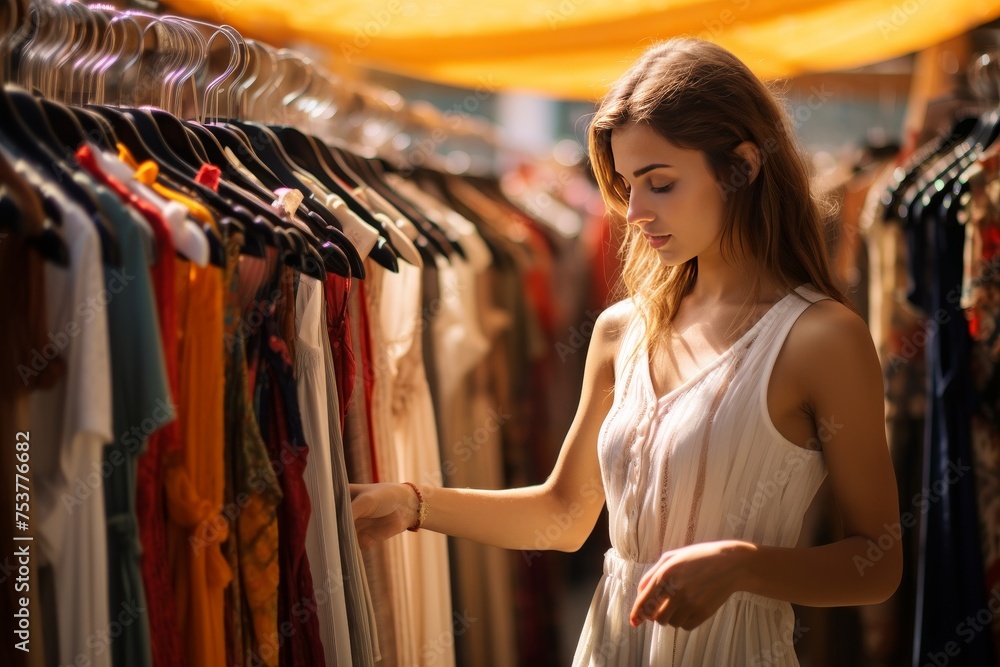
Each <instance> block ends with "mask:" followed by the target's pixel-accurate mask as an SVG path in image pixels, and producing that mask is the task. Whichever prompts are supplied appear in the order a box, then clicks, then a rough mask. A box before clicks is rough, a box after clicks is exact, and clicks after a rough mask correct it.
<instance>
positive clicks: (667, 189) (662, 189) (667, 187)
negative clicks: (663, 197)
mask: <svg viewBox="0 0 1000 667" xmlns="http://www.w3.org/2000/svg"><path fill="white" fill-rule="evenodd" d="M673 187H674V184H673V183H667V184H666V185H664V186H662V187H659V188H654V187H650V188H649V189H650V190H651V191H652V192H657V193H660V192H670V191H671V190H672V189H673Z"/></svg>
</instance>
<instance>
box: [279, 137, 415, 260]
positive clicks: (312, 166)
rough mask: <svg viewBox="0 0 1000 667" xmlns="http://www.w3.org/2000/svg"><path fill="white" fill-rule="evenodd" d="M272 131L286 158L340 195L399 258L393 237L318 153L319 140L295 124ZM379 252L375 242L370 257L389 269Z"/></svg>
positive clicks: (379, 247) (379, 249)
mask: <svg viewBox="0 0 1000 667" xmlns="http://www.w3.org/2000/svg"><path fill="white" fill-rule="evenodd" d="M271 130H272V131H273V132H274V133H275V135H276V136H277V137H278V139H279V141H280V142H281V144H282V145H283V146H284V148H285V152H286V154H287V155H288V156H289V158H290V159H291V160H293V161H294V162H296V163H297V164H298V165H299V166H300V167H301V168H303V169H305V170H306V171H308V172H309V173H310V174H311V175H312V176H314V177H315V178H316V179H317V180H318V181H319V182H320V184H321V185H323V186H324V187H326V189H327V190H329V191H330V192H332V193H333V194H335V195H337V196H338V197H340V198H341V199H342V200H343V201H344V203H345V204H346V205H347V207H348V208H349V209H350V210H351V211H352V212H353V213H354V214H355V215H357V216H358V217H359V218H361V219H362V220H363V221H364V222H366V223H367V224H369V225H371V226H372V227H374V228H375V229H377V230H378V232H379V236H380V237H381V238H382V239H384V240H385V243H386V244H387V245H388V248H389V251H390V252H391V253H392V254H393V255H394V256H395V258H397V259H398V258H399V257H400V254H399V250H398V249H397V248H396V247H395V246H393V245H392V237H391V236H390V234H389V232H387V231H386V229H385V225H384V224H383V223H382V221H381V220H379V219H378V218H376V217H375V216H374V214H372V212H371V211H370V210H368V208H367V207H365V205H364V204H362V203H361V202H360V201H358V199H357V198H356V197H355V196H354V193H353V192H351V191H349V190H348V186H347V184H346V183H345V182H344V181H343V180H341V179H340V178H339V177H338V176H337V175H336V174H334V173H333V171H332V170H331V169H330V168H329V166H328V165H327V164H326V162H325V161H324V160H323V158H322V157H321V156H320V153H319V149H318V148H317V144H318V143H319V140H318V139H316V138H315V137H310V136H308V135H306V134H304V133H303V132H301V131H299V130H298V129H296V128H294V127H272V128H271ZM380 253H381V245H377V246H376V247H375V248H374V249H373V251H372V257H373V259H374V260H375V261H376V262H378V263H379V264H381V265H382V266H386V267H387V268H388V261H389V259H388V258H385V259H383V258H382V257H381V256H380ZM397 270H398V267H397Z"/></svg>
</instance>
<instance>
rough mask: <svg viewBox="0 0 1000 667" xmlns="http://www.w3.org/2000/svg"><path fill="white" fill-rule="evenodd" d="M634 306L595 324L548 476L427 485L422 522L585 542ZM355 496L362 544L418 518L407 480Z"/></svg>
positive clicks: (517, 540)
mask: <svg viewBox="0 0 1000 667" xmlns="http://www.w3.org/2000/svg"><path fill="white" fill-rule="evenodd" d="M629 307H630V306H628V305H627V304H625V303H622V304H616V305H615V306H612V307H611V308H609V309H608V310H606V311H604V312H603V313H602V314H601V315H600V316H599V317H598V318H597V321H596V322H595V324H594V334H593V337H592V339H591V341H590V347H589V350H588V351H587V361H586V369H585V371H584V379H583V390H582V394H581V397H580V403H579V407H578V408H577V412H576V416H575V417H574V419H573V423H572V425H571V426H570V429H569V432H568V433H567V435H566V439H565V441H564V442H563V446H562V449H561V450H560V452H559V458H558V460H557V461H556V464H555V467H554V468H553V470H552V473H551V474H550V475H549V477H548V479H547V480H546V481H545V483H543V484H539V485H535V486H529V487H524V488H519V489H508V490H500V491H487V490H478V489H449V488H435V487H431V486H422V487H421V492H422V493H423V496H424V501H425V502H426V503H427V509H428V512H427V518H426V520H425V521H424V524H423V528H424V529H426V530H433V531H436V532H439V533H445V534H447V535H453V536H455V537H464V538H467V539H470V540H475V541H477V542H482V543H484V544H490V545H493V546H498V547H504V548H507V549H524V550H545V549H555V550H559V551H576V550H577V549H579V548H580V546H581V545H582V544H583V543H584V541H585V540H586V539H587V537H588V536H589V535H590V533H591V531H592V530H593V528H594V524H595V523H596V522H597V517H598V516H599V515H600V512H601V508H602V507H603V506H604V486H603V484H602V482H601V469H600V463H599V461H598V454H597V436H598V433H599V431H600V428H601V425H602V424H603V422H604V419H605V417H606V416H607V414H608V411H609V410H610V407H611V404H612V402H613V400H614V379H615V376H614V357H615V353H616V351H617V349H618V344H619V338H620V335H621V332H622V331H623V330H624V324H625V322H626V321H627V319H626V318H627V315H628V308H629ZM351 497H352V499H353V500H352V503H351V504H352V508H353V512H354V518H355V525H356V527H357V530H358V537H359V539H360V541H361V545H362V547H368V546H370V545H371V544H374V543H376V542H380V541H382V540H384V539H387V538H388V537H391V536H392V535H395V534H396V533H399V532H401V531H403V530H405V528H406V527H407V526H412V525H413V524H415V523H416V518H417V497H416V494H415V493H414V492H413V490H412V489H411V488H410V487H409V486H406V485H404V484H375V485H363V484H352V485H351Z"/></svg>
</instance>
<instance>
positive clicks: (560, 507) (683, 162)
mask: <svg viewBox="0 0 1000 667" xmlns="http://www.w3.org/2000/svg"><path fill="white" fill-rule="evenodd" d="M590 158H591V160H592V163H593V168H594V172H595V174H596V176H597V179H598V182H599V183H600V187H601V191H602V193H603V194H604V197H605V199H606V201H607V203H608V204H609V207H610V209H611V210H612V212H613V214H614V215H616V217H617V218H619V219H620V220H621V221H622V222H623V223H624V225H625V229H626V237H627V238H626V243H625V246H624V250H623V252H624V253H625V264H624V276H623V278H624V284H625V286H626V288H627V291H628V297H629V298H628V299H626V300H624V301H621V302H619V303H617V304H615V305H613V306H611V307H610V308H608V309H607V310H606V311H605V312H604V313H602V314H601V316H600V317H599V318H598V320H597V323H596V326H595V329H594V336H593V339H592V340H591V344H590V349H589V351H588V354H587V366H586V372H585V378H584V386H583V392H582V396H581V400H580V406H579V409H578V412H577V414H576V417H575V419H574V421H573V424H572V426H571V428H570V430H569V433H568V435H567V436H566V440H565V443H564V444H563V447H562V450H561V452H560V454H559V458H558V461H557V463H556V465H555V468H554V470H553V471H552V474H551V475H550V476H549V478H548V480H547V481H546V482H545V483H544V484H541V485H538V486H534V487H528V488H521V489H510V490H502V491H485V490H475V489H447V488H428V487H423V488H421V489H419V491H420V493H417V492H416V491H417V490H418V489H417V487H411V486H409V485H406V484H388V483H387V484H375V485H352V487H351V494H352V497H353V510H354V516H355V521H356V527H357V530H358V535H359V537H360V539H361V542H362V544H363V545H370V544H373V543H375V542H377V541H380V540H384V539H386V538H388V537H390V536H392V535H395V534H396V533H399V532H401V531H402V530H404V529H406V528H408V527H410V528H412V527H414V526H419V527H422V528H424V529H426V530H434V531H438V532H441V533H446V534H448V535H455V536H458V537H464V538H467V539H471V540H477V541H479V542H484V543H487V544H492V545H496V546H500V547H506V548H509V549H539V548H552V549H558V550H561V551H574V550H576V549H578V548H579V547H580V545H581V544H583V542H584V540H586V539H587V537H588V535H589V534H590V532H591V530H592V529H593V527H594V524H595V522H596V520H597V517H598V515H599V513H600V511H601V509H602V507H603V505H604V503H605V501H606V502H607V505H608V510H609V512H610V526H611V543H612V545H613V548H612V549H611V550H609V551H608V553H607V555H606V557H605V562H604V576H603V578H602V579H601V582H600V585H599V586H598V589H597V592H596V594H595V595H594V598H593V602H592V604H591V608H590V613H589V615H588V617H587V621H586V625H585V627H584V630H583V636H582V637H581V639H580V643H579V646H578V648H577V651H576V655H575V658H574V665H622V666H624V665H727V666H728V665H795V664H797V660H796V657H795V650H794V646H793V641H794V639H795V638H796V637H795V636H794V632H793V628H794V617H793V612H792V608H791V604H790V603H796V604H800V605H813V606H835V605H838V606H839V605H863V604H873V603H877V602H881V601H883V600H885V599H886V598H888V597H889V596H890V595H891V594H892V593H893V591H895V590H896V587H897V585H898V583H899V579H900V574H901V569H902V551H901V549H900V545H899V541H898V535H899V532H898V527H899V524H898V522H899V510H898V505H897V500H896V482H895V478H894V476H893V470H892V465H891V462H890V458H889V453H888V449H887V446H886V441H885V430H884V413H883V394H882V373H881V369H880V366H879V362H878V359H877V357H876V353H875V349H874V346H873V344H872V340H871V336H870V334H869V332H868V329H867V327H866V326H865V324H864V322H863V321H862V320H861V318H859V317H858V315H856V314H855V313H854V312H852V311H851V309H850V308H848V307H847V306H846V305H845V302H846V299H845V297H844V296H843V295H842V294H841V293H840V291H839V290H838V289H837V287H836V286H835V284H834V280H833V278H832V277H831V274H830V268H829V266H828V263H827V260H826V255H825V247H824V242H823V233H822V231H821V211H820V205H819V204H818V202H817V201H816V200H814V199H813V197H812V195H811V194H810V190H809V182H808V177H807V170H806V166H805V163H804V161H803V159H802V158H801V156H800V155H799V154H798V152H797V151H796V148H795V143H794V139H793V133H792V129H791V126H790V123H789V119H788V118H787V117H786V115H785V114H784V113H783V112H782V109H781V107H780V106H779V104H778V103H777V102H776V101H775V99H774V98H773V97H772V95H771V94H770V93H769V91H768V90H767V88H765V87H764V85H763V84H762V83H761V82H760V81H759V80H758V79H757V78H756V77H755V76H754V75H753V74H752V73H751V72H750V71H749V70H748V69H747V68H746V66H745V65H744V64H743V63H742V62H740V61H739V60H738V59H737V58H736V57H735V56H733V55H732V54H730V53H729V52H727V51H725V50H724V49H722V48H720V47H718V46H715V45H713V44H711V43H708V42H702V41H697V40H689V39H676V40H671V41H669V42H666V43H663V44H660V45H657V46H655V47H653V48H651V49H650V50H649V51H647V52H646V53H645V54H644V55H643V56H642V58H641V59H640V60H639V61H638V62H637V63H636V64H635V65H634V66H633V67H632V68H631V69H630V70H629V71H628V72H627V73H626V74H625V75H624V76H623V77H622V78H621V80H620V81H618V82H617V84H616V85H615V86H614V88H613V89H612V90H611V92H610V93H609V94H608V95H607V97H606V98H605V99H604V100H603V102H602V103H601V105H600V107H599V109H598V111H597V114H596V116H595V118H594V120H593V122H592V124H591V126H590ZM827 475H829V477H830V482H831V486H832V490H833V493H834V496H835V498H836V503H837V506H838V509H839V512H840V516H841V519H842V522H843V529H844V535H845V537H844V539H842V540H840V541H837V542H834V543H832V544H827V545H823V546H817V547H810V548H799V547H797V546H796V543H797V540H798V537H799V531H800V528H801V525H802V517H803V514H804V513H805V511H806V509H807V507H808V506H809V504H810V502H811V500H812V498H813V496H814V494H815V493H816V491H817V489H818V487H819V485H820V483H821V482H822V481H823V480H824V478H825V477H826V476H827ZM421 496H422V500H421V499H420V497H421ZM556 532H558V533H559V536H560V537H559V538H558V539H557V540H554V541H553V542H551V543H546V544H544V545H540V544H538V543H537V539H538V536H539V535H546V536H552V535H553V534H555V533H556Z"/></svg>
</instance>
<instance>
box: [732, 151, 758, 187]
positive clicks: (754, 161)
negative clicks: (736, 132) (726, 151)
mask: <svg viewBox="0 0 1000 667" xmlns="http://www.w3.org/2000/svg"><path fill="white" fill-rule="evenodd" d="M733 152H734V153H736V154H737V155H739V156H740V157H741V158H743V161H744V164H745V165H746V166H745V167H744V169H745V170H746V174H747V182H749V183H753V181H754V179H755V178H757V174H759V173H760V165H761V157H760V149H759V148H757V144H755V143H753V142H752V141H744V142H743V143H741V144H740V145H739V146H737V147H736V148H734V149H733Z"/></svg>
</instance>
